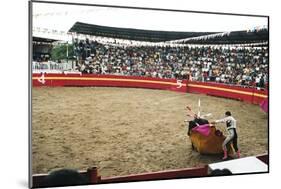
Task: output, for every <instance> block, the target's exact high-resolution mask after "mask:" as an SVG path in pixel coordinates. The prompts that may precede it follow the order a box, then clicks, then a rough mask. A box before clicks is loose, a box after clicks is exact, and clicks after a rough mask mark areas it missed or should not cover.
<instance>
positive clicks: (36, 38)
mask: <svg viewBox="0 0 281 189" xmlns="http://www.w3.org/2000/svg"><path fill="white" fill-rule="evenodd" d="M55 41H58V40H56V39H48V38H42V37H32V42H35V43H36V42H37V43H38V42H39V43H45V44H47V43H50V44H51V43H53V42H55Z"/></svg>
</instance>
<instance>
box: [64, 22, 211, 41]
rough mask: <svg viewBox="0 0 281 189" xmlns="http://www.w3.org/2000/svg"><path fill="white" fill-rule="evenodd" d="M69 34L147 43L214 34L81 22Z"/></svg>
mask: <svg viewBox="0 0 281 189" xmlns="http://www.w3.org/2000/svg"><path fill="white" fill-rule="evenodd" d="M69 32H76V33H80V34H84V35H94V36H101V37H110V38H118V39H127V40H136V41H149V42H163V41H171V40H177V39H184V38H190V37H199V36H203V35H210V34H214V32H176V31H153V30H141V29H134V28H116V27H108V26H99V25H94V24H87V23H82V22H76V23H75V24H74V25H73V26H72V27H71V28H70V30H69Z"/></svg>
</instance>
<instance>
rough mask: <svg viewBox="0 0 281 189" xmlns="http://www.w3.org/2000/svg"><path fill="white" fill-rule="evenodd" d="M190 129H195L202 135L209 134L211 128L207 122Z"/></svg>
mask: <svg viewBox="0 0 281 189" xmlns="http://www.w3.org/2000/svg"><path fill="white" fill-rule="evenodd" d="M192 131H196V132H198V133H200V134H202V135H204V136H209V134H210V132H211V129H210V126H209V124H204V125H199V126H196V127H194V128H193V129H192Z"/></svg>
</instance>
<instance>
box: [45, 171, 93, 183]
mask: <svg viewBox="0 0 281 189" xmlns="http://www.w3.org/2000/svg"><path fill="white" fill-rule="evenodd" d="M84 184H89V179H88V178H86V177H84V176H82V175H81V174H80V173H78V172H77V171H76V170H72V169H61V170H57V171H53V172H51V173H50V174H49V175H48V176H47V177H45V179H44V180H43V183H42V186H43V187H59V186H75V185H84Z"/></svg>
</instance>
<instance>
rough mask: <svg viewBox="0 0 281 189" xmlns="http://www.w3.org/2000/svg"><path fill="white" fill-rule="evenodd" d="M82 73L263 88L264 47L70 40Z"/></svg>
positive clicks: (77, 65)
mask: <svg viewBox="0 0 281 189" xmlns="http://www.w3.org/2000/svg"><path fill="white" fill-rule="evenodd" d="M74 52H75V54H76V57H77V60H78V61H77V63H76V69H77V70H78V71H81V72H82V73H93V74H113V75H125V76H142V77H157V78H175V79H189V80H195V81H203V82H205V81H208V82H219V83H225V84H232V85H242V86H255V87H260V88H264V87H266V84H267V83H268V65H269V62H268V48H267V47H239V46H237V47H222V46H200V47H198V46H197V47H191V46H184V47H171V46H165V47H164V46H162V47H161V46H115V45H107V44H101V43H98V42H96V41H90V40H88V39H86V40H78V39H75V41H74Z"/></svg>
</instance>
